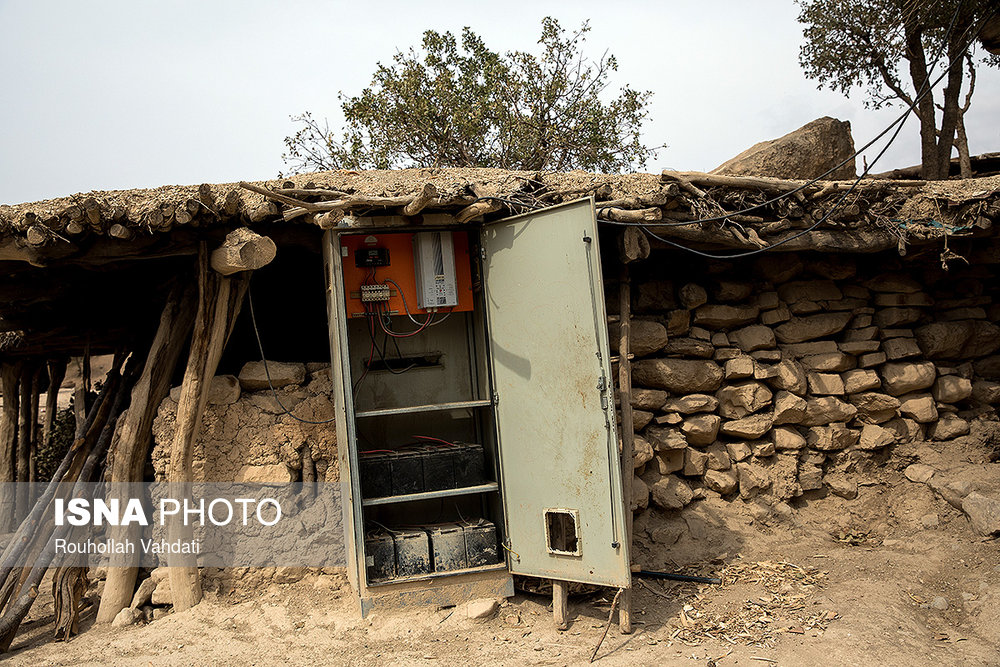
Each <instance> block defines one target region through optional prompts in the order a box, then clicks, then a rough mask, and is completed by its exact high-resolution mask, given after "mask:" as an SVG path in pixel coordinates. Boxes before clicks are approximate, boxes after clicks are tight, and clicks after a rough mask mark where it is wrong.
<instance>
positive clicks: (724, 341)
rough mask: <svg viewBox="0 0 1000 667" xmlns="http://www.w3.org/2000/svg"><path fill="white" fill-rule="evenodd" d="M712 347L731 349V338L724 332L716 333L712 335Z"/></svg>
mask: <svg viewBox="0 0 1000 667" xmlns="http://www.w3.org/2000/svg"><path fill="white" fill-rule="evenodd" d="M712 345H713V346H714V347H729V336H727V335H726V332H724V331H716V332H715V333H714V334H712Z"/></svg>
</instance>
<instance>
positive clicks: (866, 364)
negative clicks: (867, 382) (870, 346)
mask: <svg viewBox="0 0 1000 667" xmlns="http://www.w3.org/2000/svg"><path fill="white" fill-rule="evenodd" d="M885 360H886V356H885V352H870V353H868V354H862V355H861V356H860V357H858V366H859V367H861V368H871V367H872V366H880V365H882V364H884V363H885Z"/></svg>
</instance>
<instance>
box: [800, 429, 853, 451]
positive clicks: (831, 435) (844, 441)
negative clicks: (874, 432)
mask: <svg viewBox="0 0 1000 667" xmlns="http://www.w3.org/2000/svg"><path fill="white" fill-rule="evenodd" d="M807 433H808V434H807V435H806V443H808V445H809V446H810V447H811V448H813V449H818V450H820V451H821V452H827V451H838V450H841V449H847V448H848V447H853V446H854V445H855V444H857V442H858V438H859V436H860V434H859V432H858V431H855V430H853V429H849V428H847V427H846V426H843V425H838V424H834V425H832V426H814V427H812V428H810V429H809V431H808V432H807Z"/></svg>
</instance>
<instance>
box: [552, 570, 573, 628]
mask: <svg viewBox="0 0 1000 667" xmlns="http://www.w3.org/2000/svg"><path fill="white" fill-rule="evenodd" d="M552 618H553V619H554V620H555V622H556V630H567V629H569V584H568V583H567V582H565V581H557V580H555V579H553V580H552Z"/></svg>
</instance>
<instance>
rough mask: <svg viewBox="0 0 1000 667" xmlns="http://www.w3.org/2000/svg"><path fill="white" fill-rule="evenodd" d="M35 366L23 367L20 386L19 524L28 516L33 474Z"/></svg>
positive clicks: (18, 431) (15, 477)
mask: <svg viewBox="0 0 1000 667" xmlns="http://www.w3.org/2000/svg"><path fill="white" fill-rule="evenodd" d="M34 378H35V364H34V363H30V362H29V363H25V364H24V365H23V366H22V367H21V380H20V382H19V384H18V393H19V394H20V398H19V404H20V408H21V410H20V416H19V418H18V421H17V456H16V461H17V468H16V469H17V473H16V474H15V475H14V481H15V482H17V483H18V484H17V488H16V489H15V492H16V495H17V510H16V512H15V516H16V517H17V522H18V523H20V522H21V520H22V519H23V518H24V517H25V516H27V514H28V502H29V498H28V480H29V479H30V476H31V472H30V466H31V416H32V415H31V395H32V393H33V390H34Z"/></svg>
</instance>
